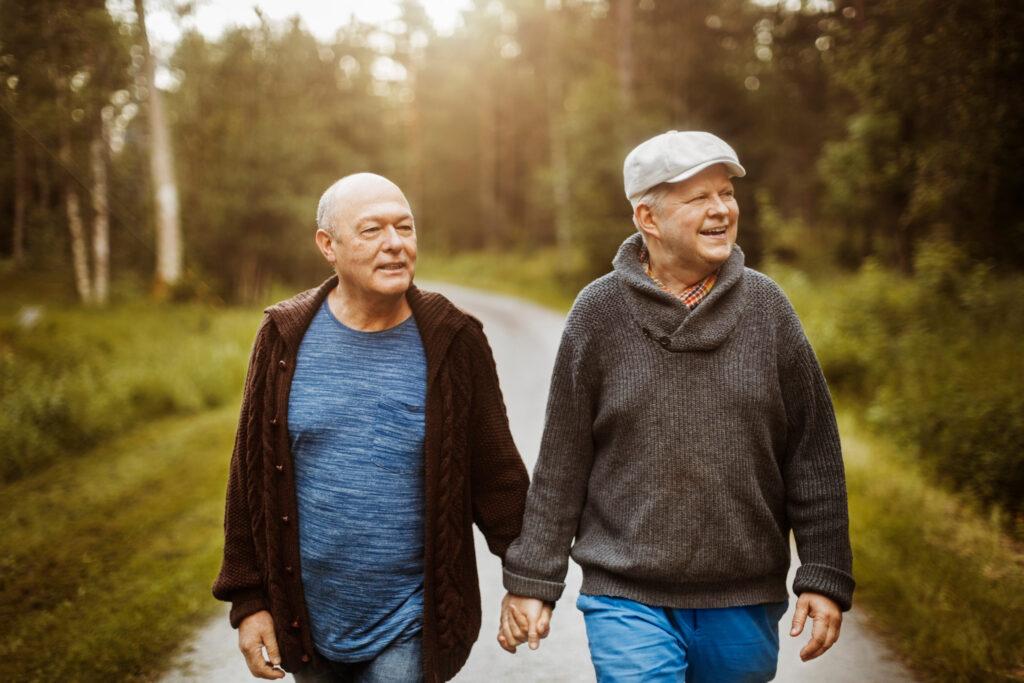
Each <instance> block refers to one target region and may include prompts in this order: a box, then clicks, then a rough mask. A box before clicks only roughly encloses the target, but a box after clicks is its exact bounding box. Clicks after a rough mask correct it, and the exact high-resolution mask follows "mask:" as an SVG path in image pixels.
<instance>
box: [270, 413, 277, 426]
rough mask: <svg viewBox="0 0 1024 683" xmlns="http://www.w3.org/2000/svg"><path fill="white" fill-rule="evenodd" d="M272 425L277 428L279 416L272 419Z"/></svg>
mask: <svg viewBox="0 0 1024 683" xmlns="http://www.w3.org/2000/svg"><path fill="white" fill-rule="evenodd" d="M270 424H272V425H274V426H277V416H276V415H275V416H274V417H272V418H270Z"/></svg>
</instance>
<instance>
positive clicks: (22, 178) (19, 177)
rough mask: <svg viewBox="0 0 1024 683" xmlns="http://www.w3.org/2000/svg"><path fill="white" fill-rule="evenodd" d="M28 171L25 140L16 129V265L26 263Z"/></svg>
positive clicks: (14, 241)
mask: <svg viewBox="0 0 1024 683" xmlns="http://www.w3.org/2000/svg"><path fill="white" fill-rule="evenodd" d="M27 173H28V170H27V169H26V168H25V139H24V136H23V135H22V133H21V131H19V130H18V129H17V127H15V129H14V225H13V226H12V231H11V232H12V235H11V239H12V242H13V245H12V249H11V256H12V257H13V258H14V263H15V264H16V265H21V264H22V263H24V261H25V207H26V205H27V204H28V175H27Z"/></svg>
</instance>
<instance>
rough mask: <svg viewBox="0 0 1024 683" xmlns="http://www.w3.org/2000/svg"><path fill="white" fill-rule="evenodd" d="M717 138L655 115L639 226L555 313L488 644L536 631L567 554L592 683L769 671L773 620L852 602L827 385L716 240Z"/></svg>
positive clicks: (766, 298) (826, 633)
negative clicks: (540, 417)
mask: <svg viewBox="0 0 1024 683" xmlns="http://www.w3.org/2000/svg"><path fill="white" fill-rule="evenodd" d="M743 175H745V171H744V169H743V167H742V166H741V165H740V163H739V160H738V158H737V157H736V154H735V152H734V151H733V150H732V148H731V147H729V145H727V144H726V143H725V142H724V141H722V140H721V139H719V138H717V137H715V136H714V135H711V134H709V133H702V132H677V131H670V132H668V133H664V134H662V135H658V136H656V137H654V138H652V139H650V140H647V141H646V142H644V143H642V144H640V145H639V146H638V147H637V148H636V149H634V150H633V151H632V152H630V154H629V155H628V156H627V157H626V161H625V166H624V177H625V189H626V196H627V198H628V199H629V201H630V203H631V204H632V206H633V222H634V224H635V226H636V228H637V233H635V234H633V235H632V236H631V237H629V238H627V239H626V240H625V242H623V243H622V246H621V247H620V248H619V252H618V254H617V255H616V256H615V260H614V261H613V267H614V270H613V271H612V272H611V273H609V274H607V275H605V276H603V277H601V278H599V279H597V280H595V281H594V282H592V283H591V284H590V285H588V286H587V287H586V288H585V289H584V290H583V291H582V292H580V294H579V296H578V297H577V299H576V302H575V303H574V304H573V307H572V310H571V311H570V313H569V317H568V320H567V322H566V327H565V332H564V334H563V336H562V342H561V347H560V349H559V352H558V356H557V360H556V364H555V369H554V373H553V377H552V381H551V392H550V396H549V399H548V413H547V422H546V426H545V431H544V437H543V440H542V444H541V452H540V457H539V459H538V462H537V466H536V469H535V470H534V474H533V482H532V484H531V486H530V492H529V496H528V499H527V509H526V516H525V519H524V521H523V533H522V535H521V536H520V537H519V538H518V540H516V542H515V543H514V544H513V545H512V547H511V548H510V549H509V551H508V553H507V554H506V558H505V574H504V582H505V587H506V588H507V589H508V591H509V594H508V595H506V597H505V600H504V602H503V609H502V622H501V627H500V630H499V635H498V640H499V642H500V643H501V644H502V646H503V647H505V648H506V649H508V650H510V651H514V649H515V647H516V646H517V645H518V644H520V643H522V642H529V644H530V647H531V648H536V647H537V646H538V645H539V642H538V639H539V638H541V637H543V636H544V635H545V634H546V632H547V629H548V625H549V619H550V616H551V607H552V605H553V603H554V602H555V601H556V600H558V598H559V597H560V596H561V594H562V590H563V588H564V583H563V579H564V577H565V573H566V567H567V563H568V557H569V556H570V554H571V556H572V558H573V559H574V560H575V561H576V562H577V563H578V564H579V565H580V566H581V567H582V569H583V587H582V591H581V594H580V596H579V599H578V601H577V607H578V608H579V609H580V610H581V611H582V612H583V614H584V619H585V622H586V627H587V636H588V640H589V643H590V652H591V657H592V659H593V663H594V667H595V669H596V672H597V678H598V680H599V681H615V682H620V681H645V682H646V681H683V680H685V681H687V682H690V683H693V682H702V681H707V682H711V681H714V682H716V683H731V682H738V681H767V680H771V679H772V678H773V677H774V676H775V670H776V664H777V660H778V651H779V636H778V621H779V619H780V618H781V617H782V615H783V614H784V613H785V611H786V607H787V601H788V592H787V589H786V575H787V570H788V568H789V563H790V550H789V547H790V546H789V537H790V531H791V530H792V531H793V532H794V534H795V537H796V546H797V552H798V553H799V556H800V559H801V561H802V565H801V566H800V568H799V569H798V570H797V573H796V579H795V581H794V583H793V591H794V592H795V593H796V594H797V595H798V596H799V598H798V600H797V605H796V615H795V618H794V620H793V624H792V628H791V631H790V633H791V635H793V636H796V635H798V634H799V633H800V632H801V631H802V629H803V625H804V622H805V620H806V619H807V617H808V616H810V617H811V618H812V619H813V623H814V625H813V629H812V637H811V639H810V642H808V643H807V645H806V646H805V647H804V648H803V650H802V652H801V658H802V659H804V660H808V659H812V658H814V657H817V656H818V655H820V654H822V653H823V652H825V651H826V650H827V649H828V648H829V647H831V645H832V644H833V643H834V642H835V641H836V639H837V638H838V636H839V627H840V623H841V620H842V611H843V610H847V609H849V608H850V603H851V600H852V595H853V588H854V581H853V577H852V575H851V571H852V570H851V552H850V543H849V532H848V521H847V506H846V487H845V480H844V473H843V462H842V456H841V452H840V445H839V435H838V431H837V429H836V421H835V416H834V412H833V408H832V402H831V398H830V396H829V391H828V388H827V386H826V384H825V379H824V377H823V376H822V373H821V370H820V368H819V366H818V363H817V360H816V358H815V355H814V352H813V350H812V349H811V346H810V344H809V343H808V341H807V338H806V337H805V336H804V332H803V329H802V327H801V325H800V321H799V319H798V318H797V316H796V313H795V312H794V311H793V308H792V306H791V305H790V303H789V301H788V300H787V298H786V296H785V294H783V292H782V290H781V289H780V288H779V287H778V285H776V284H775V283H774V282H773V281H772V280H770V279H769V278H767V277H766V276H764V275H762V274H761V273H759V272H757V271H755V270H751V269H750V268H746V267H744V264H743V252H742V251H741V250H740V248H739V246H737V245H736V244H735V241H736V231H737V223H738V219H739V206H738V204H737V201H736V196H735V193H734V189H733V183H732V178H733V177H736V176H743Z"/></svg>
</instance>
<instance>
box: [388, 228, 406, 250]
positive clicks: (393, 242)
mask: <svg viewBox="0 0 1024 683" xmlns="http://www.w3.org/2000/svg"><path fill="white" fill-rule="evenodd" d="M384 246H385V247H387V248H388V249H401V248H402V236H401V235H399V234H398V229H397V228H396V227H395V226H393V225H389V226H387V227H385V228H384Z"/></svg>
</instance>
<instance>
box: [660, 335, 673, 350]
mask: <svg viewBox="0 0 1024 683" xmlns="http://www.w3.org/2000/svg"><path fill="white" fill-rule="evenodd" d="M671 342H672V340H671V339H669V338H668V337H661V338H659V339H658V343H659V344H661V345H662V346H663V347H664V348H666V349H667V348H668V345H669V344H670V343H671Z"/></svg>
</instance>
